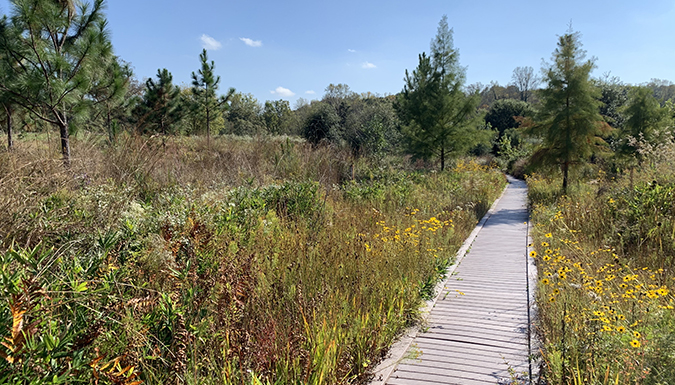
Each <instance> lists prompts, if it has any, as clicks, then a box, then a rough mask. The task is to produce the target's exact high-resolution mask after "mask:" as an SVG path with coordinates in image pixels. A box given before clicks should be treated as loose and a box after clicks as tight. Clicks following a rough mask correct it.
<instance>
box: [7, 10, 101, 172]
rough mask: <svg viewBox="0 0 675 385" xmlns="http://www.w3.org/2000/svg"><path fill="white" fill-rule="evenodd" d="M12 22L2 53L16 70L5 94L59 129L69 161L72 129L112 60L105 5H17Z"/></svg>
mask: <svg viewBox="0 0 675 385" xmlns="http://www.w3.org/2000/svg"><path fill="white" fill-rule="evenodd" d="M11 4H12V10H13V12H12V14H13V16H12V18H11V20H8V19H7V18H4V19H3V20H2V22H0V51H1V52H3V53H4V55H6V57H7V60H8V61H9V65H8V66H6V67H7V68H11V69H12V70H13V73H12V76H10V77H3V78H2V84H0V90H2V91H3V92H6V93H8V94H10V95H11V97H12V99H13V100H14V101H15V102H16V103H17V104H18V105H20V106H21V107H23V108H25V109H26V110H28V111H29V112H30V113H31V114H32V115H33V116H36V117H38V118H39V119H41V120H43V121H45V122H48V123H51V124H53V125H55V126H57V127H58V128H59V133H60V136H61V152H62V154H63V159H64V161H65V162H66V163H69V161H70V139H69V136H70V134H69V126H70V123H71V120H72V118H73V117H74V116H76V115H78V114H83V113H85V112H86V111H87V107H88V106H90V105H91V101H90V100H89V99H88V98H86V97H84V95H86V94H87V93H88V91H89V90H90V89H91V87H92V83H93V81H94V76H95V71H93V69H95V68H97V67H98V66H99V65H101V60H104V59H106V58H109V57H110V56H111V55H112V45H111V43H110V39H109V36H108V31H107V29H106V20H105V17H104V14H103V9H104V8H105V1H104V0H94V1H93V4H90V3H87V2H83V3H81V4H80V7H79V9H76V8H75V2H73V1H71V0H61V1H54V0H13V1H12V3H11Z"/></svg>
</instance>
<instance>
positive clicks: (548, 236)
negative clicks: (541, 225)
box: [544, 233, 553, 238]
mask: <svg viewBox="0 0 675 385" xmlns="http://www.w3.org/2000/svg"><path fill="white" fill-rule="evenodd" d="M544 236H545V237H546V238H553V234H551V233H547V234H546V235H544Z"/></svg>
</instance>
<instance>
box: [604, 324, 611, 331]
mask: <svg viewBox="0 0 675 385" xmlns="http://www.w3.org/2000/svg"><path fill="white" fill-rule="evenodd" d="M602 330H604V331H606V332H611V331H612V327H611V326H609V325H602Z"/></svg>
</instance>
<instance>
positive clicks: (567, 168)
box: [562, 162, 570, 195]
mask: <svg viewBox="0 0 675 385" xmlns="http://www.w3.org/2000/svg"><path fill="white" fill-rule="evenodd" d="M569 168H570V166H569V163H567V162H565V163H563V185H562V190H563V194H565V195H567V174H568V171H569Z"/></svg>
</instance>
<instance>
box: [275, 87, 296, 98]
mask: <svg viewBox="0 0 675 385" xmlns="http://www.w3.org/2000/svg"><path fill="white" fill-rule="evenodd" d="M270 92H271V93H273V94H275V95H279V96H281V97H284V98H290V97H291V96H295V92H293V91H291V90H289V89H288V88H284V87H277V89H276V90H274V91H270Z"/></svg>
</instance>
